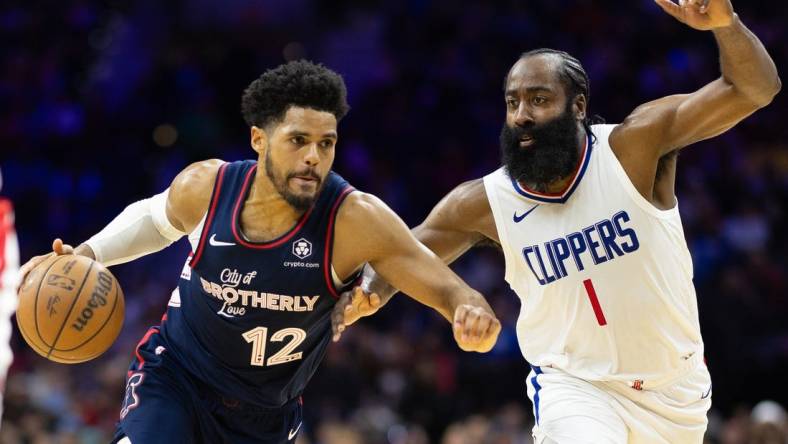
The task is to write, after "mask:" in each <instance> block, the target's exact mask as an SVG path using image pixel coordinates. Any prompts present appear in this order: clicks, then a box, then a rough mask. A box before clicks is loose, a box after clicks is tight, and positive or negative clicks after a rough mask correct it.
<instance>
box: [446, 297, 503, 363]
mask: <svg viewBox="0 0 788 444" xmlns="http://www.w3.org/2000/svg"><path fill="white" fill-rule="evenodd" d="M452 330H453V331H454V340H455V341H456V342H457V345H459V346H460V348H461V349H462V350H464V351H474V352H479V353H486V352H488V351H490V350H492V348H493V347H494V346H495V343H496V342H498V334H499V333H500V332H501V321H499V320H498V319H497V318H496V317H495V315H494V314H493V313H491V312H490V311H488V310H485V309H484V308H482V307H477V306H475V305H470V304H463V305H460V306H459V307H457V309H456V310H455V311H454V322H453V323H452Z"/></svg>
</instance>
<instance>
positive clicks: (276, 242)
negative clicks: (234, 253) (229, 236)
mask: <svg viewBox="0 0 788 444" xmlns="http://www.w3.org/2000/svg"><path fill="white" fill-rule="evenodd" d="M256 171H257V163H256V162H255V164H254V166H252V168H250V169H249V171H248V172H247V173H246V177H245V178H244V182H243V185H242V186H241V192H240V193H238V198H237V199H236V201H235V205H234V209H233V218H232V228H233V236H234V237H235V240H236V241H238V243H239V244H241V245H243V246H244V247H248V248H258V249H269V248H276V247H278V246H280V245H282V244H284V243H285V242H287V241H289V240H290V239H292V238H293V237H294V236H295V235H296V234H297V233H298V232H299V231H301V228H303V227H304V225H305V224H306V221H307V220H308V219H309V215H311V214H312V210H313V209H314V208H315V206H314V204H313V205H312V206H311V207H309V209H308V210H307V211H305V212H304V214H303V215H302V216H301V218H300V219H298V222H296V224H295V225H293V227H292V228H290V229H289V230H288V231H286V232H285V233H284V234H282V235H281V236H279V237H277V238H276V239H272V240H270V241H263V242H253V241H249V240H246V239H244V237H243V236H242V233H241V221H240V215H241V207H242V203H243V202H245V201H246V197H247V196H248V195H249V190H251V188H252V183H251V182H252V181H251V179H252V178H253V177H254V176H255V172H256Z"/></svg>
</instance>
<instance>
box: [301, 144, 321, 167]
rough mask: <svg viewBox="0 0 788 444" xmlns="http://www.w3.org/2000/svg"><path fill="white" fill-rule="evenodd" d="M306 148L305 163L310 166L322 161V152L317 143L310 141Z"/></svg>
mask: <svg viewBox="0 0 788 444" xmlns="http://www.w3.org/2000/svg"><path fill="white" fill-rule="evenodd" d="M305 148H306V151H305V153H304V163H305V164H307V165H309V166H315V165H317V164H318V163H320V153H319V151H318V148H317V143H310V144H309V145H308V146H306V147H305Z"/></svg>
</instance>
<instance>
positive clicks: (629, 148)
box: [333, 0, 781, 444]
mask: <svg viewBox="0 0 788 444" xmlns="http://www.w3.org/2000/svg"><path fill="white" fill-rule="evenodd" d="M656 3H657V4H658V5H659V6H660V7H661V8H662V9H663V10H664V11H665V12H666V13H668V14H669V15H671V16H673V17H675V18H676V19H678V20H679V21H680V22H682V23H685V24H686V25H688V26H690V27H692V28H695V29H698V30H711V31H712V33H713V34H714V37H715V38H716V41H717V44H718V47H719V50H720V65H721V70H722V75H721V77H720V78H718V79H717V80H714V81H713V82H711V83H709V84H708V85H706V86H704V87H703V88H701V89H700V90H698V91H696V92H694V93H691V94H679V95H673V96H669V97H664V98H661V99H659V100H655V101H653V102H649V103H646V104H644V105H642V106H640V107H638V108H637V109H635V110H634V111H633V112H632V114H630V115H629V117H627V118H626V119H625V120H624V122H623V123H622V124H620V125H592V123H593V122H591V121H590V120H589V119H588V118H587V117H586V115H587V105H588V98H589V87H588V78H587V76H586V74H585V71H584V70H583V67H582V66H581V64H580V62H578V61H577V59H575V58H573V57H572V56H570V55H569V54H566V53H564V52H561V51H555V50H549V49H543V50H535V51H531V52H528V53H525V54H523V55H522V57H521V58H520V59H519V60H518V61H517V63H515V64H514V66H513V67H512V68H511V70H510V71H509V74H508V75H507V77H506V82H505V104H506V122H505V124H504V126H503V129H502V131H501V149H502V153H503V162H502V163H503V167H502V168H501V169H499V170H497V171H495V172H493V173H491V174H489V175H487V176H485V177H484V178H483V179H478V180H473V181H470V182H467V183H465V184H462V185H460V186H459V187H457V188H456V189H455V190H454V191H452V192H451V193H449V194H448V195H447V196H446V197H445V198H444V199H443V200H442V201H441V202H440V203H439V204H438V205H437V207H436V208H435V209H434V210H433V211H432V213H431V214H430V215H429V216H428V217H427V219H426V220H425V221H424V222H423V223H422V224H421V225H420V226H418V227H416V228H415V229H414V233H415V234H416V237H417V238H418V239H419V240H420V241H422V242H423V243H424V244H425V245H426V246H427V247H429V248H430V249H432V250H433V251H434V252H435V253H436V254H438V255H439V256H440V257H441V258H442V259H443V260H444V261H446V262H451V261H453V260H455V259H456V258H457V257H459V256H461V255H462V254H464V253H465V252H466V251H467V250H468V249H469V248H471V247H472V246H474V245H476V244H478V243H479V242H483V241H488V240H492V241H494V242H495V243H497V244H499V245H500V246H501V249H502V250H503V253H504V256H505V261H506V277H505V278H506V280H507V282H509V284H510V285H511V287H512V288H513V289H514V290H515V292H516V293H517V294H518V295H519V297H520V298H521V301H522V308H521V313H520V317H519V319H518V321H517V334H518V339H519V342H520V347H521V349H522V352H523V355H524V357H525V358H526V359H527V360H528V362H529V363H530V364H531V365H532V366H533V371H532V372H531V375H530V376H529V378H528V395H529V397H530V398H531V400H532V402H533V405H534V416H535V419H536V425H535V426H534V439H535V442H536V443H537V444H542V443H560V444H564V443H571V444H574V443H594V444H599V443H647V444H654V443H665V444H675V443H682V444H685V443H700V442H702V440H703V435H704V431H705V429H706V423H707V420H706V412H707V410H708V409H709V407H710V405H711V380H710V377H709V372H708V370H707V369H706V366H705V364H704V362H703V341H702V338H701V335H700V326H699V322H698V313H697V302H696V297H695V290H694V287H693V284H692V262H691V258H690V254H689V251H688V249H687V245H686V242H685V240H684V233H683V230H682V227H681V220H680V217H679V212H678V208H677V201H676V197H675V194H674V182H675V177H676V154H677V152H678V150H679V149H681V148H683V147H685V146H688V145H691V144H693V143H695V142H698V141H700V140H704V139H708V138H711V137H714V136H716V135H718V134H720V133H723V132H725V131H727V130H728V129H730V128H731V127H733V126H734V125H735V124H737V123H738V122H739V121H741V120H743V119H744V118H745V117H747V116H749V115H750V114H752V113H753V112H755V111H756V110H757V109H759V108H761V107H763V106H766V105H767V104H769V103H770V102H771V101H772V99H773V97H774V96H775V95H776V94H777V92H778V91H779V90H780V87H781V83H780V79H779V78H778V75H777V70H776V68H775V65H774V62H773V61H772V59H771V58H770V57H769V55H768V53H767V52H766V50H765V49H764V47H763V45H762V44H761V43H760V41H758V39H757V38H756V37H755V35H753V34H752V33H751V32H750V31H749V30H748V29H747V28H746V27H745V26H744V25H743V24H742V22H741V21H740V20H739V18H738V16H737V15H736V14H735V13H734V12H733V7H732V5H731V3H730V1H729V0H680V2H679V3H678V4H677V3H674V2H672V1H671V0H656ZM372 268H374V265H373V267H372ZM367 273H368V276H366V277H367V278H368V279H369V282H370V284H369V285H368V286H367V287H366V289H367V291H368V292H367V293H362V292H355V293H354V294H353V295H352V296H351V295H350V294H345V295H343V296H342V299H341V301H340V303H338V304H337V306H336V307H335V311H334V315H333V316H334V320H333V321H334V322H333V323H334V337H335V340H336V339H338V338H339V336H340V335H341V333H342V330H343V329H344V328H345V327H346V326H347V325H349V324H350V323H352V322H354V321H355V320H356V319H358V318H359V317H360V316H364V315H368V314H370V313H373V312H375V311H376V310H377V309H378V308H379V307H380V306H381V305H382V304H383V303H385V302H386V301H387V300H388V299H389V298H390V297H391V295H392V294H393V292H394V291H395V290H394V289H393V288H391V287H390V286H386V284H385V282H383V281H385V276H382V275H381V276H378V275H376V274H375V273H374V271H373V270H372V269H369V268H368V269H367ZM392 284H393V283H392ZM393 286H394V287H396V284H393ZM369 292H372V293H371V294H370V293H369Z"/></svg>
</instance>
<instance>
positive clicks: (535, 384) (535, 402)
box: [531, 365, 542, 425]
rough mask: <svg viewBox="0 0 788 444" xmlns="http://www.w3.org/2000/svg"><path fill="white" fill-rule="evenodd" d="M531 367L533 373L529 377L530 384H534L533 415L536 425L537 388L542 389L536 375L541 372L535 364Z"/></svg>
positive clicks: (537, 409) (537, 423) (537, 414)
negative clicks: (532, 375)
mask: <svg viewBox="0 0 788 444" xmlns="http://www.w3.org/2000/svg"><path fill="white" fill-rule="evenodd" d="M531 368H532V369H533V371H534V373H535V374H534V377H533V378H531V384H532V385H533V386H534V417H536V425H539V390H542V386H541V385H539V382H537V381H536V377H537V376H539V375H541V374H542V369H541V368H539V367H538V366H535V365H533V366H531Z"/></svg>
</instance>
